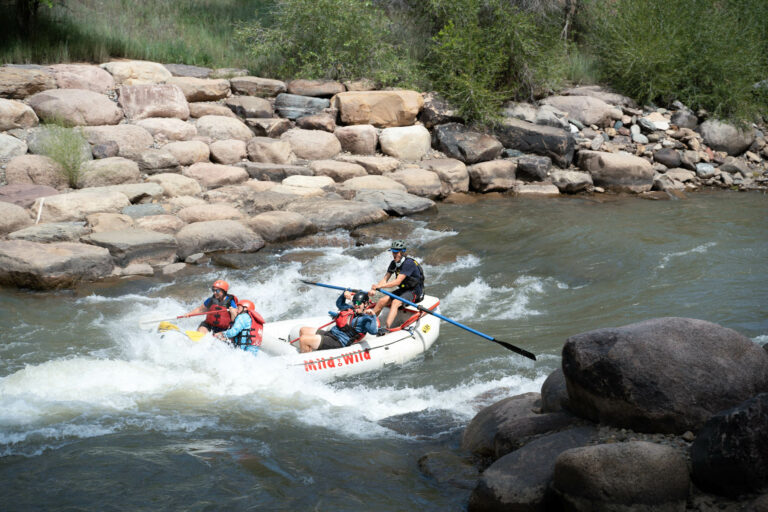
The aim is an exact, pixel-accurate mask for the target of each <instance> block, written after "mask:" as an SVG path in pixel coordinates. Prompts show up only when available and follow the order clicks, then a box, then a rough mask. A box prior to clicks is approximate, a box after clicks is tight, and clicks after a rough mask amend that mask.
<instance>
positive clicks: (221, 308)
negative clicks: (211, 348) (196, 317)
mask: <svg viewBox="0 0 768 512" xmlns="http://www.w3.org/2000/svg"><path fill="white" fill-rule="evenodd" d="M233 300H234V301H235V304H237V297H235V296H234V295H225V296H224V298H222V299H221V300H218V299H217V298H216V296H215V295H214V296H212V297H211V306H210V307H209V308H208V310H209V311H210V313H208V314H207V315H205V323H207V324H208V325H210V326H212V327H215V328H217V329H229V326H230V325H232V317H231V316H229V304H230V303H231V302H232V301H233Z"/></svg>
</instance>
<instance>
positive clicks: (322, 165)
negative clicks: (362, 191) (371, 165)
mask: <svg viewBox="0 0 768 512" xmlns="http://www.w3.org/2000/svg"><path fill="white" fill-rule="evenodd" d="M309 168H310V169H312V172H314V173H315V176H328V177H329V178H332V179H333V180H334V181H337V182H343V181H346V180H348V179H351V178H357V177H359V176H368V173H367V172H366V170H365V169H364V168H363V166H362V165H358V164H353V163H351V162H339V161H338V160H315V161H313V162H311V163H310V164H309Z"/></svg>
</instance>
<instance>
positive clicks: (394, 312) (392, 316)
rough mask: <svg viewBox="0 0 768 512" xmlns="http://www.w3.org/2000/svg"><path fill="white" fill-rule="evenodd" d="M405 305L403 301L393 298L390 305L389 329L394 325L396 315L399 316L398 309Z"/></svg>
mask: <svg viewBox="0 0 768 512" xmlns="http://www.w3.org/2000/svg"><path fill="white" fill-rule="evenodd" d="M402 305H403V302H402V301H399V300H393V301H392V304H391V305H390V306H389V314H388V315H387V329H390V328H391V327H392V322H394V321H395V317H396V316H397V310H398V309H400V306H402Z"/></svg>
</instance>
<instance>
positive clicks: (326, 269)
mask: <svg viewBox="0 0 768 512" xmlns="http://www.w3.org/2000/svg"><path fill="white" fill-rule="evenodd" d="M360 231H361V234H362V235H363V236H362V237H361V238H358V239H357V240H362V241H365V243H364V244H363V245H356V243H355V240H356V239H355V238H352V237H351V236H350V235H349V234H347V233H346V232H342V231H339V232H334V233H329V234H324V235H318V236H317V237H314V238H313V239H312V242H311V243H306V242H302V243H294V244H290V243H289V244H285V245H281V246H270V247H269V248H267V249H265V250H262V251H261V252H259V253H256V254H254V255H247V256H238V257H237V258H240V259H239V260H237V261H239V262H240V264H239V265H238V267H239V268H229V267H214V266H201V267H199V268H193V269H191V270H190V271H188V272H187V273H184V274H182V275H176V276H171V277H166V278H160V277H158V278H153V279H149V278H132V279H125V280H119V281H111V282H108V283H98V284H93V285H88V286H84V287H81V288H79V289H77V290H76V291H58V292H45V293H43V292H28V291H15V290H11V289H0V325H1V326H2V327H0V495H2V496H3V498H2V499H3V502H4V504H3V505H2V507H1V508H2V509H4V510H11V511H17V510H131V511H136V510H162V509H165V510H178V509H183V510H219V509H221V510H308V509H312V510H360V509H362V508H365V509H366V510H372V511H379V510H380V511H392V510H414V509H419V510H422V511H432V510H434V511H438V510H439V511H444V510H461V509H462V508H464V507H465V506H466V500H467V498H468V492H469V491H467V490H463V489H459V488H456V487H452V486H450V485H447V484H441V483H439V482H437V481H435V480H434V479H431V478H428V477H426V476H424V475H423V474H421V472H420V471H419V469H418V465H417V460H418V459H419V457H421V456H422V455H424V454H426V453H429V452H447V453H460V451H459V445H460V438H461V431H462V429H463V428H464V426H466V424H467V423H468V422H469V421H470V420H471V418H472V417H473V416H474V415H475V414H476V413H477V411H478V410H480V409H481V408H482V407H484V406H486V405H489V404H491V403H493V402H494V401H497V400H499V399H501V398H504V397H506V396H511V395H515V394H519V393H525V392H529V391H539V390H540V388H541V384H542V383H543V381H544V379H546V377H547V376H548V375H549V374H550V373H551V372H552V371H553V370H554V369H556V368H557V367H558V366H559V364H560V351H561V348H562V346H563V343H564V341H565V339H566V338H567V337H568V336H571V335H574V334H578V333H581V332H585V331H588V330H591V329H596V328H601V327H616V326H621V325H626V324H628V323H632V322H637V321H641V320H645V319H648V318H653V317H662V316H683V317H692V318H698V319H702V320H707V321H711V322H715V323H718V324H721V325H723V326H726V327H729V328H732V329H734V330H736V331H738V332H740V333H742V334H743V335H745V336H747V337H749V338H751V339H752V340H754V341H755V342H756V343H760V344H764V343H766V342H768V198H767V197H766V196H765V195H763V194H759V193H735V192H724V191H717V192H702V193H698V194H693V195H691V196H690V198H689V199H687V200H677V201H648V200H643V199H639V198H634V197H611V196H606V197H594V198H587V197H575V198H559V199H531V198H516V197H508V196H507V197H502V196H485V197H481V198H479V199H478V200H476V201H471V202H469V203H466V204H447V203H441V204H439V205H438V210H437V211H436V212H434V211H433V212H429V213H425V214H421V215H418V216H415V217H411V218H407V219H393V220H390V221H388V222H386V223H384V224H382V225H377V226H373V227H366V228H364V229H361V230H360ZM395 237H396V238H405V239H406V240H407V241H408V245H409V253H410V254H411V255H412V256H414V257H415V258H416V259H417V260H419V261H420V262H422V263H423V267H424V269H425V274H426V279H427V288H428V293H429V294H431V295H436V296H438V297H440V299H441V306H440V307H441V312H442V314H443V315H445V316H447V317H449V318H452V319H454V320H456V321H458V322H461V323H463V324H465V325H468V326H470V327H472V328H474V329H476V330H479V331H481V332H483V333H486V334H488V335H491V336H494V337H496V338H498V339H501V340H504V341H508V342H509V343H512V344H515V345H518V346H521V347H523V348H525V349H527V350H530V351H532V352H534V353H535V354H537V355H538V360H537V361H536V362H533V361H530V360H527V359H525V358H522V357H521V356H519V355H517V354H515V353H513V352H510V351H508V350H506V349H504V348H503V347H501V346H499V345H497V344H495V343H492V342H489V341H487V340H485V339H483V338H481V337H479V336H477V335H474V334H471V333H469V332H467V331H465V330H463V329H460V328H458V327H455V326H453V325H450V324H448V323H445V322H443V324H442V326H441V334H440V337H439V339H438V341H437V342H436V344H435V345H434V346H433V347H432V348H431V349H430V350H429V352H427V353H426V355H425V356H424V357H422V358H418V359H416V360H414V361H411V362H409V363H407V364H406V365H404V366H402V367H394V368H387V369H385V370H383V371H381V372H377V373H374V374H367V375H363V376H358V377H354V378H348V379H345V380H341V381H335V382H320V381H318V380H316V379H313V377H312V376H311V375H310V374H308V375H302V374H291V375H287V374H286V373H285V371H284V370H283V369H282V368H280V367H279V366H278V365H276V364H275V363H274V362H273V361H270V358H269V357H267V356H265V355H264V354H260V355H258V356H256V357H254V356H252V355H250V354H247V353H244V352H240V351H235V350H232V349H229V348H227V347H226V346H224V345H223V344H220V343H214V342H207V341H203V342H200V343H192V342H190V341H188V340H183V339H160V338H159V337H158V336H157V334H156V333H151V332H145V331H142V330H141V329H139V326H138V320H139V319H140V318H141V317H146V316H153V315H154V316H163V315H168V316H175V315H178V314H181V313H184V312H186V311H189V310H191V309H192V308H194V307H195V306H197V305H198V304H199V303H200V302H201V301H202V299H203V298H204V297H205V296H206V294H208V293H209V292H208V290H209V289H210V284H211V282H212V281H213V280H215V279H217V278H223V279H226V280H227V281H229V283H230V285H231V291H232V292H233V293H235V294H236V295H237V296H239V297H240V298H248V299H252V300H253V301H254V302H255V303H256V308H257V310H258V311H259V312H260V313H261V314H262V315H263V316H264V317H265V318H266V319H267V320H268V321H270V320H283V319H290V318H294V317H301V316H315V315H324V314H325V313H326V312H327V311H328V310H331V309H333V308H334V301H335V299H336V296H337V295H336V292H334V291H333V290H328V289H324V288H317V287H308V286H306V285H304V284H302V283H301V280H302V279H305V280H311V281H318V282H323V283H329V284H334V285H340V286H348V287H353V288H357V287H359V288H367V287H369V286H370V285H371V284H372V283H374V282H376V281H378V279H379V278H380V277H381V276H382V275H383V273H384V271H385V270H386V266H387V264H388V262H389V260H390V258H391V256H390V255H389V253H388V252H387V248H388V246H389V242H390V240H391V238H395ZM235 259H236V258H235ZM243 262H245V263H247V264H246V265H245V266H243ZM198 321H199V320H198ZM179 323H180V325H182V327H184V328H187V329H194V328H195V327H196V324H197V321H196V320H193V319H189V320H184V321H180V322H179Z"/></svg>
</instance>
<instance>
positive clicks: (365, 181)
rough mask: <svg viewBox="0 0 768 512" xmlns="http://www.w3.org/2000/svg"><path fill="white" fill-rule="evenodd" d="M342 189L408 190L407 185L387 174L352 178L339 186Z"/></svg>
mask: <svg viewBox="0 0 768 512" xmlns="http://www.w3.org/2000/svg"><path fill="white" fill-rule="evenodd" d="M339 189H340V190H349V191H358V190H398V191H400V192H407V191H408V190H407V189H406V188H405V185H403V184H402V183H399V182H397V181H395V180H393V179H391V178H388V177H386V176H376V175H372V176H360V177H359V178H350V179H348V180H347V181H345V182H344V183H342V184H341V185H340V186H339Z"/></svg>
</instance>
